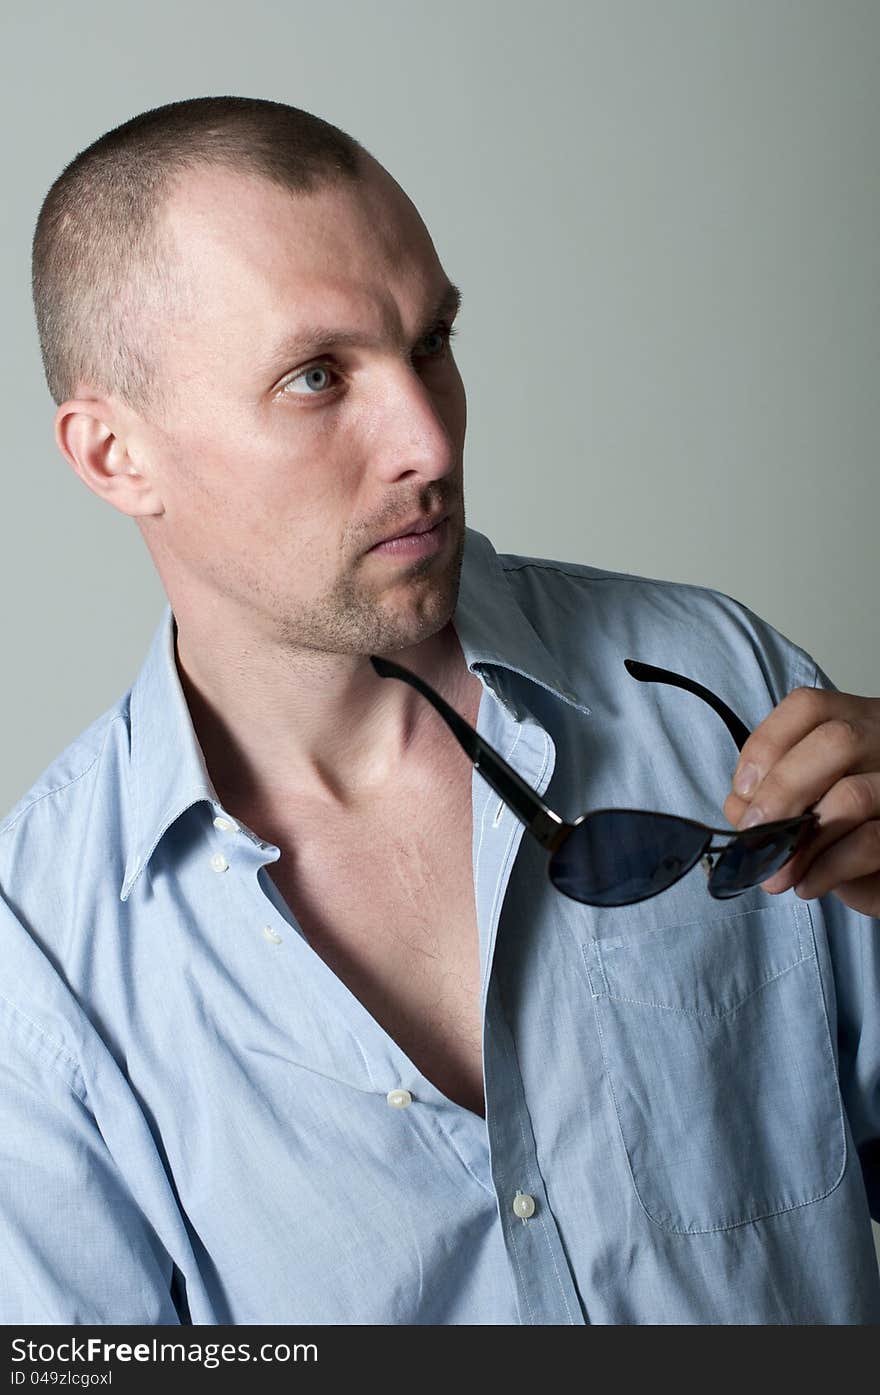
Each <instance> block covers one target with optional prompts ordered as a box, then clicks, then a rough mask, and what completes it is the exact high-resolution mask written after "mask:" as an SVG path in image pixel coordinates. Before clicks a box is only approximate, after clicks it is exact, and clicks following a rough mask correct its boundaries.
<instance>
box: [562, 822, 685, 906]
mask: <svg viewBox="0 0 880 1395" xmlns="http://www.w3.org/2000/svg"><path fill="white" fill-rule="evenodd" d="M708 839H709V835H708V834H707V833H706V832H705V830H704V829H702V828H700V827H699V826H698V825H694V824H691V823H689V822H688V821H687V820H686V819H679V818H676V817H675V815H674V814H651V813H642V812H641V811H639V810H638V809H603V810H600V811H599V812H597V813H594V814H589V815H588V816H587V817H586V818H585V819H584V821H583V823H579V824H577V825H576V827H575V828H574V830H573V832H572V833H570V834H569V836H568V837H567V838H566V840H565V842H564V843H563V845H562V847H561V848H560V849H559V850H558V852H556V853H554V855H553V857H552V858H551V859H550V868H549V871H550V880H551V881H552V883H553V885H554V886H555V887H558V888H559V890H560V891H563V892H565V894H566V896H571V897H572V898H573V899H574V900H575V901H583V902H585V903H586V904H587V905H591V906H626V905H629V904H630V903H631V902H633V901H644V900H645V899H646V898H647V897H648V896H656V894H657V893H658V892H659V891H665V890H666V888H667V887H668V886H672V884H673V882H677V881H678V879H679V877H683V876H684V874H685V872H689V871H690V869H691V868H692V867H693V866H694V864H695V863H696V862H697V860H698V858H699V856H700V854H701V852H702V851H703V848H704V847H705V846H706V844H707V842H708Z"/></svg>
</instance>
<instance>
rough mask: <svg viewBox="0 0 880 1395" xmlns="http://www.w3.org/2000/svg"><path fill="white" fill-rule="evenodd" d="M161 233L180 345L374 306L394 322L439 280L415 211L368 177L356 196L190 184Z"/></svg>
mask: <svg viewBox="0 0 880 1395" xmlns="http://www.w3.org/2000/svg"><path fill="white" fill-rule="evenodd" d="M163 222H164V226H165V230H166V232H167V234H168V236H169V238H170V241H171V244H172V250H173V255H174V257H175V261H176V262H177V263H178V265H179V267H180V269H181V271H182V273H183V279H184V282H185V284H186V285H187V286H188V287H189V288H190V289H191V291H192V295H191V297H190V305H189V307H188V311H189V313H188V317H187V318H188V325H187V330H188V333H189V334H190V335H191V334H193V333H199V331H202V332H203V333H204V334H205V335H207V337H208V338H211V337H214V336H215V334H216V333H217V332H219V331H223V337H224V338H227V339H228V338H229V336H230V334H231V333H232V332H233V331H234V332H243V331H245V332H248V333H249V337H252V334H253V330H254V328H255V327H256V326H260V327H261V329H262V331H263V332H264V333H265V334H269V335H275V334H277V332H278V331H279V330H280V331H281V332H286V331H287V330H291V329H294V328H295V327H296V322H297V321H306V322H307V321H308V320H310V319H314V318H317V319H319V320H326V319H327V318H328V317H333V318H339V317H344V316H349V317H351V315H352V314H355V315H357V314H358V313H359V312H362V313H365V314H373V315H375V311H376V308H377V306H378V309H379V313H380V316H390V317H391V318H392V319H393V318H395V316H396V309H395V305H396V303H397V299H398V297H401V298H403V299H407V298H411V299H412V301H413V303H414V306H415V307H416V310H420V309H421V308H422V307H423V302H424V299H425V296H426V295H427V294H429V293H430V290H431V288H433V287H436V286H437V284H438V282H442V280H443V270H442V267H441V265H440V262H439V259H438V257H437V253H436V250H435V248H434V244H433V242H432V240H431V237H430V234H429V233H428V230H427V228H426V227H425V225H424V223H423V222H422V219H421V217H420V216H419V214H418V211H417V209H416V208H415V206H414V205H413V204H412V203H411V201H410V200H409V199H408V198H407V196H406V194H405V193H404V192H403V190H402V189H400V187H399V186H398V185H397V184H396V183H395V181H394V180H393V179H392V178H391V176H390V175H389V174H388V173H387V171H385V170H383V169H382V167H381V166H378V165H376V166H375V167H374V168H372V169H368V174H367V178H366V179H365V181H364V182H363V183H362V184H351V183H347V182H346V183H342V184H339V185H336V186H332V187H329V188H324V189H320V190H316V191H315V192H314V193H310V194H306V195H300V194H291V193H289V192H288V191H287V190H285V189H283V188H281V187H279V186H277V185H275V184H272V183H271V182H270V181H268V180H265V179H261V178H258V177H256V176H253V175H242V174H239V173H237V172H235V173H233V172H230V171H226V170H216V169H208V170H199V171H194V172H190V173H188V174H187V176H186V179H185V181H182V182H180V183H179V184H178V185H177V186H176V188H175V189H174V191H173V193H172V194H171V197H170V198H169V200H168V203H167V204H166V207H165V210H164V213H163ZM260 337H262V335H260Z"/></svg>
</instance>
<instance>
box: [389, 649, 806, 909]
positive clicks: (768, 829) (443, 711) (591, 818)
mask: <svg viewBox="0 0 880 1395" xmlns="http://www.w3.org/2000/svg"><path fill="white" fill-rule="evenodd" d="M370 662H371V663H372V665H373V668H374V669H375V671H376V673H378V674H379V676H380V678H400V679H402V680H403V682H405V683H409V684H410V685H411V686H412V687H413V688H415V689H416V690H417V691H418V692H420V693H421V694H422V695H423V696H424V697H426V698H427V699H428V701H429V702H430V703H431V704H432V705H433V707H435V708H436V710H437V711H438V712H439V713H440V716H441V717H442V718H443V720H444V721H445V722H446V724H447V726H448V727H449V728H450V730H451V731H452V733H453V735H454V736H455V738H456V740H457V741H458V743H459V745H460V746H461V747H462V748H463V750H464V751H465V752H466V753H467V755H468V756H469V757H470V759H471V760H472V761H473V763H474V767H475V768H476V769H477V770H478V771H479V772H480V774H481V775H482V776H483V779H484V780H486V781H487V783H488V784H489V785H491V787H492V789H493V790H494V791H495V793H496V794H498V795H500V796H501V798H502V799H503V800H504V803H505V804H506V805H507V807H508V808H509V809H512V810H513V813H514V814H515V815H516V817H517V818H518V819H519V820H520V822H521V823H523V824H525V826H526V828H527V829H528V831H529V833H531V835H532V837H533V838H536V839H537V840H538V842H539V843H540V844H541V846H542V847H544V848H546V849H547V851H548V853H549V854H550V861H549V865H548V869H547V870H548V874H549V877H550V881H551V882H552V883H553V885H554V886H555V887H556V889H557V891H561V892H562V893H563V895H564V896H570V897H571V898H572V900H573V901H581V902H583V903H584V905H587V906H631V905H633V904H634V903H635V902H637V901H647V900H648V899H649V897H651V896H658V895H659V894H660V892H661V891H666V889H667V888H668V887H670V886H673V885H674V884H675V882H677V881H680V880H681V878H682V877H684V876H685V875H686V874H687V873H688V872H689V871H690V870H691V868H692V867H695V866H696V864H697V863H698V862H701V864H702V866H703V870H704V871H705V872H706V875H707V877H708V882H707V887H708V891H709V894H710V895H711V896H714V897H715V899H716V900H719V901H723V900H727V899H729V898H730V897H732V896H740V895H742V893H743V892H744V891H748V889H749V888H750V887H753V886H757V885H758V884H759V883H760V882H763V881H766V879H767V878H768V877H771V876H772V875H773V873H774V872H778V871H779V869H780V867H782V866H784V865H785V863H786V862H787V861H788V859H789V858H790V857H791V856H792V855H793V854H794V853H795V852H796V851H797V850H798V849H799V848H800V847H802V846H803V844H804V843H805V842H806V841H807V839H808V838H809V836H810V834H811V833H812V832H813V830H814V829H815V828H816V827H817V826H818V822H819V820H818V816H817V815H816V814H814V813H813V811H812V810H811V809H808V810H807V812H806V813H804V814H801V815H799V816H798V817H796V818H789V819H777V820H776V821H775V822H773V823H759V824H755V825H754V826H753V827H752V828H748V829H744V830H743V831H742V832H736V833H732V832H731V830H730V829H729V828H712V827H710V826H709V825H708V824H705V823H698V822H697V821H696V820H695V819H685V818H681V817H680V816H679V815H678V814H663V813H659V812H657V811H655V810H652V809H593V810H591V811H589V812H587V813H584V814H581V815H580V816H579V817H578V818H576V819H575V821H574V823H566V821H565V820H564V819H562V818H560V816H559V814H556V813H554V811H553V810H552V809H550V808H549V807H548V806H547V805H546V804H544V803H543V801H542V800H541V799H540V797H539V796H538V794H537V792H536V791H535V790H534V789H532V787H531V785H528V784H527V783H526V782H525V780H523V779H521V778H520V776H519V775H518V774H517V772H516V771H515V770H514V769H513V768H512V766H510V765H508V764H507V762H506V761H505V760H503V759H502V757H501V756H500V755H499V754H498V752H497V751H496V750H494V749H493V748H492V747H491V746H490V745H489V743H488V742H487V741H484V740H483V738H482V736H480V735H479V734H478V733H477V732H476V731H475V730H474V728H473V727H472V726H471V725H470V723H468V722H466V721H465V720H464V718H463V717H461V716H460V715H459V713H458V712H456V711H455V709H454V708H452V707H450V706H449V704H448V703H447V702H446V701H445V700H444V699H443V698H442V697H441V696H440V694H439V693H437V692H435V691H434V689H433V688H432V687H431V686H430V685H429V684H428V683H425V682H424V680H423V679H421V678H419V676H418V675H417V674H415V673H412V672H411V671H410V670H409V669H407V668H403V667H402V666H401V665H400V664H395V663H393V662H392V661H391V660H390V659H381V658H379V657H378V656H377V655H375V654H371V655H370ZM623 662H624V667H625V668H626V670H627V672H628V673H629V674H630V675H631V677H633V678H637V679H638V680H639V681H640V682H642V683H669V684H671V685H672V686H673V687H675V688H683V689H684V690H685V691H686V692H689V693H695V694H696V696H697V697H699V698H702V699H703V701H704V702H707V703H708V704H709V706H710V707H711V708H713V709H714V711H715V712H717V713H718V715H719V716H720V717H721V719H722V721H723V722H724V724H725V726H726V727H727V729H728V731H729V732H730V734H731V736H732V737H733V739H734V741H735V742H736V745H737V748H738V749H739V750H740V751H741V750H742V748H743V746H744V745H745V743H746V741H747V739H748V736H749V729H748V727H746V726H745V725H744V723H743V722H741V721H740V719H739V718H738V717H737V716H736V715H735V713H733V712H732V711H731V710H730V708H729V707H728V706H727V704H726V703H724V702H722V700H721V698H719V697H716V695H715V694H714V693H713V692H710V690H709V689H708V688H704V687H703V686H702V684H701V683H695V682H694V680H693V679H691V678H685V677H683V676H682V675H681V674H679V673H670V672H669V670H668V669H665V668H655V667H654V665H653V664H642V663H639V662H638V661H637V660H635V659H624V661H623ZM716 833H718V834H722V835H724V836H726V837H727V838H728V840H729V841H728V842H726V843H724V844H722V845H721V846H716V845H715V844H713V842H712V838H713V835H714V834H716ZM713 859H714V860H713Z"/></svg>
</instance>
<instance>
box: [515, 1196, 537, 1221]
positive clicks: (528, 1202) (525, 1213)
mask: <svg viewBox="0 0 880 1395" xmlns="http://www.w3.org/2000/svg"><path fill="white" fill-rule="evenodd" d="M513 1214H514V1215H515V1216H520V1217H521V1218H522V1219H523V1220H526V1219H527V1218H528V1217H529V1216H533V1215H534V1214H535V1198H534V1197H533V1196H529V1194H528V1192H517V1194H516V1196H515V1197H514V1198H513Z"/></svg>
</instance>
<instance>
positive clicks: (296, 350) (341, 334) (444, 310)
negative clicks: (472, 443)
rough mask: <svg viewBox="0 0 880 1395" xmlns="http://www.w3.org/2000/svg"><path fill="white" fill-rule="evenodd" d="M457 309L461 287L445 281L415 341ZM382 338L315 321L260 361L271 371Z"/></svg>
mask: <svg viewBox="0 0 880 1395" xmlns="http://www.w3.org/2000/svg"><path fill="white" fill-rule="evenodd" d="M460 309H461V291H460V290H459V288H458V286H456V285H455V283H454V282H452V281H449V282H447V285H446V287H445V289H444V291H443V294H442V295H441V297H440V300H439V301H438V303H437V305H436V307H435V309H434V310H433V311H432V313H431V314H430V315H429V316H428V318H427V319H426V320H425V322H424V323H423V324H422V325H421V327H420V328H419V332H418V334H417V336H416V343H418V341H419V340H420V339H423V338H424V337H425V335H427V334H429V333H430V332H431V330H432V329H433V328H434V326H435V325H436V324H437V323H438V321H439V320H442V319H443V318H445V317H447V316H448V317H449V318H450V319H451V318H452V317H453V316H455V315H457V314H458V312H459V310H460ZM382 343H383V341H382V339H381V338H377V337H376V336H375V335H364V334H361V332H360V331H359V330H356V329H329V328H327V327H326V326H324V325H316V326H314V327H313V328H311V329H302V330H298V331H297V332H296V334H294V335H288V336H286V337H285V338H284V339H282V340H280V342H279V343H278V344H276V345H275V348H274V349H273V350H272V352H271V353H270V354H269V355H268V357H267V359H266V360H265V362H264V364H263V373H264V374H265V373H270V374H271V373H275V372H277V371H278V370H279V369H280V368H283V367H284V366H285V364H289V363H291V362H292V361H293V360H296V359H306V358H309V357H311V356H313V355H315V354H325V353H328V352H329V351H330V350H331V349H341V348H369V349H380V348H381V347H382Z"/></svg>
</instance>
